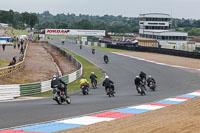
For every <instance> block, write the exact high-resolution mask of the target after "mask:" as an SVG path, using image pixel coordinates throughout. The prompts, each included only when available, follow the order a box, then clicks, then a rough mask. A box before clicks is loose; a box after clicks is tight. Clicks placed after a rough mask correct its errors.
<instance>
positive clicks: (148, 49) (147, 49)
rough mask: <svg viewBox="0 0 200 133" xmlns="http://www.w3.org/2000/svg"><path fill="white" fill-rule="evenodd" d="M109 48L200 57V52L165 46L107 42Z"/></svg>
mask: <svg viewBox="0 0 200 133" xmlns="http://www.w3.org/2000/svg"><path fill="white" fill-rule="evenodd" d="M107 48H115V49H123V50H131V51H139V52H153V53H161V54H168V55H175V56H182V57H189V58H196V59H200V53H197V52H189V51H180V50H174V49H163V48H156V47H142V46H139V47H133V46H130V47H128V46H119V45H112V44H107Z"/></svg>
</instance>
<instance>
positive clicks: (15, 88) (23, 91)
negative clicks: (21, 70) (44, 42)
mask: <svg viewBox="0 0 200 133" xmlns="http://www.w3.org/2000/svg"><path fill="white" fill-rule="evenodd" d="M49 45H51V47H52V48H54V49H57V50H58V51H60V52H61V53H62V54H64V55H65V56H66V57H67V58H68V59H70V61H71V62H73V63H74V65H76V67H77V68H79V70H77V71H75V72H73V73H71V74H68V75H64V76H63V77H62V79H63V80H64V81H65V82H66V83H71V82H73V81H75V80H76V79H78V78H79V77H80V76H81V75H82V69H83V68H82V64H81V63H80V62H79V61H78V60H77V59H75V58H74V57H73V56H72V55H70V54H69V53H67V52H66V51H64V50H63V49H61V48H59V47H57V46H55V45H53V44H51V43H49ZM49 90H51V80H48V81H44V82H38V83H31V84H21V85H0V100H8V99H14V98H15V97H20V96H30V95H33V94H37V93H41V92H46V91H49Z"/></svg>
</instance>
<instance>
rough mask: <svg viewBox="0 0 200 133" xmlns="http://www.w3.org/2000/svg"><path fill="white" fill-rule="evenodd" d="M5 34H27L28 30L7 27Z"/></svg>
mask: <svg viewBox="0 0 200 133" xmlns="http://www.w3.org/2000/svg"><path fill="white" fill-rule="evenodd" d="M6 34H8V35H10V36H12V35H13V36H16V35H28V32H27V31H25V30H16V29H14V28H7V29H6Z"/></svg>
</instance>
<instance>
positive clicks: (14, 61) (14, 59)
mask: <svg viewBox="0 0 200 133" xmlns="http://www.w3.org/2000/svg"><path fill="white" fill-rule="evenodd" d="M16 62H17V60H16V57H13V63H14V65H15V64H16Z"/></svg>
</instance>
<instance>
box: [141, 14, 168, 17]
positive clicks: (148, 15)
mask: <svg viewBox="0 0 200 133" xmlns="http://www.w3.org/2000/svg"><path fill="white" fill-rule="evenodd" d="M139 17H145V18H171V17H170V15H169V14H164V13H145V14H140V15H139Z"/></svg>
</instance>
